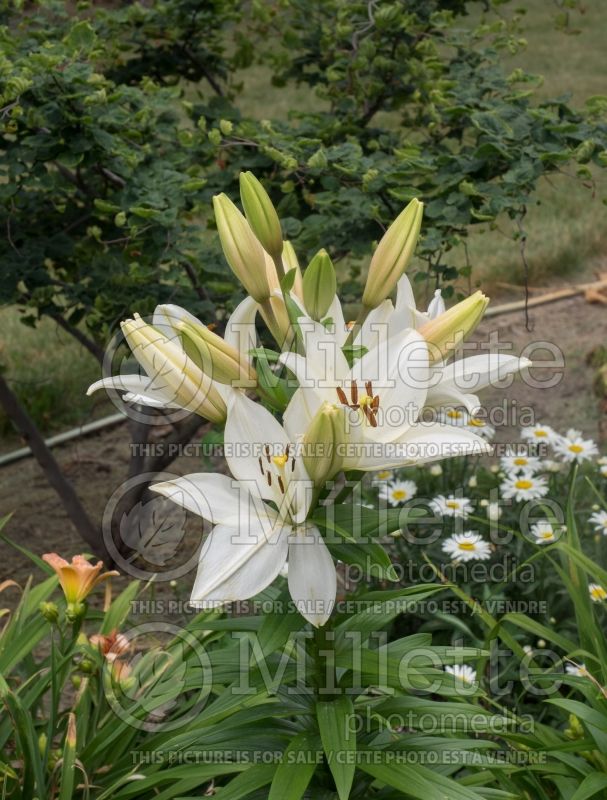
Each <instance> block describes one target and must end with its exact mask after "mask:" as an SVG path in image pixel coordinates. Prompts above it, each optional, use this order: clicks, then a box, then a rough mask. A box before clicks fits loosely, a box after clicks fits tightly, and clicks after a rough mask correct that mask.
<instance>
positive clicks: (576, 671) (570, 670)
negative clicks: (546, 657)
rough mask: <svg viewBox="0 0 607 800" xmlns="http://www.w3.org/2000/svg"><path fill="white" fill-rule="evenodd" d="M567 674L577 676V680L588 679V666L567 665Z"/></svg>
mask: <svg viewBox="0 0 607 800" xmlns="http://www.w3.org/2000/svg"><path fill="white" fill-rule="evenodd" d="M565 672H566V673H567V674H568V675H575V677H576V678H586V677H587V676H588V670H587V669H586V664H565Z"/></svg>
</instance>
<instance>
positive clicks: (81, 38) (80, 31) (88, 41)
mask: <svg viewBox="0 0 607 800" xmlns="http://www.w3.org/2000/svg"><path fill="white" fill-rule="evenodd" d="M95 38H96V36H95V31H94V30H93V28H92V27H91V25H90V23H88V22H85V21H84V20H82V21H80V22H77V23H76V24H75V25H74V26H73V28H72V29H71V31H70V32H69V33H68V35H67V37H66V40H65V43H66V45H67V46H68V47H70V48H72V49H73V50H90V49H91V47H92V46H93V44H94V43H95Z"/></svg>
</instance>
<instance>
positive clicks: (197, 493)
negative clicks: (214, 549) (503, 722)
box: [150, 472, 278, 530]
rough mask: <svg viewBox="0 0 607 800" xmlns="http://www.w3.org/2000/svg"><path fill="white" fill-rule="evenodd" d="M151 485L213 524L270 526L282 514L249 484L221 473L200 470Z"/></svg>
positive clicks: (155, 490) (269, 527)
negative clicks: (246, 484)
mask: <svg viewBox="0 0 607 800" xmlns="http://www.w3.org/2000/svg"><path fill="white" fill-rule="evenodd" d="M150 489H151V490H152V491H153V492H158V494H162V495H164V497H168V498H169V500H172V501H173V502H174V503H177V505H180V506H182V508H185V509H186V510H187V511H191V512H192V513H193V514H197V515H198V516H199V517H202V518H203V519H206V520H208V521H209V522H211V523H212V524H213V525H218V524H219V525H231V526H233V527H239V526H240V527H242V528H247V527H249V526H250V525H255V526H258V525H260V524H263V525H264V526H265V528H266V529H267V530H270V529H271V528H272V527H273V525H274V524H275V522H276V520H277V518H278V517H277V514H276V512H275V511H274V509H272V508H271V507H270V506H267V505H266V504H265V503H263V502H262V501H261V500H260V499H259V498H258V497H255V496H252V495H251V493H250V492H249V489H248V488H247V486H244V485H242V484H240V483H238V481H235V480H234V479H233V478H230V477H228V476H227V475H220V474H219V473H208V472H196V473H192V474H191V475H185V476H184V477H182V478H175V480H172V481H163V482H161V483H155V484H153V485H152V486H150Z"/></svg>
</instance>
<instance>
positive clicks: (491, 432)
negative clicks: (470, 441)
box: [465, 417, 495, 439]
mask: <svg viewBox="0 0 607 800" xmlns="http://www.w3.org/2000/svg"><path fill="white" fill-rule="evenodd" d="M465 427H466V428H468V430H470V431H472V433H476V434H478V435H479V436H484V437H485V439H493V437H494V436H495V428H494V427H493V425H489V423H488V422H487V421H486V420H484V419H481V418H480V417H470V419H469V420H468V422H467V423H466V425H465Z"/></svg>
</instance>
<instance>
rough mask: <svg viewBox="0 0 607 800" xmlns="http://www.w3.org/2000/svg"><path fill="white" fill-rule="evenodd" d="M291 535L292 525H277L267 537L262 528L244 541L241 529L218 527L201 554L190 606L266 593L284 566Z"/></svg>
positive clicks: (225, 601)
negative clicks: (267, 587) (264, 591)
mask: <svg viewBox="0 0 607 800" xmlns="http://www.w3.org/2000/svg"><path fill="white" fill-rule="evenodd" d="M290 532H291V528H290V527H289V526H278V527H277V528H276V529H275V531H274V533H273V534H272V536H271V538H267V536H266V531H265V530H264V529H263V528H262V527H261V526H259V527H258V528H257V529H254V528H251V530H249V531H248V534H247V536H246V537H244V538H243V537H242V533H241V532H240V531H239V530H238V529H236V528H233V527H230V526H227V525H217V526H216V527H215V528H213V530H212V531H211V533H210V535H209V536H208V538H207V540H206V541H205V543H204V546H203V548H202V550H201V552H200V561H199V564H198V573H197V574H196V580H195V582H194V588H193V589H192V596H191V599H190V603H191V604H192V605H194V606H196V607H198V608H205V607H214V606H217V605H221V604H223V603H228V602H230V601H232V600H246V599H247V598H249V597H253V596H254V595H256V594H258V593H259V592H261V591H263V589H265V588H266V586H269V585H270V584H271V583H272V581H273V580H274V579H275V578H276V576H277V575H278V573H279V572H280V570H281V569H282V568H283V566H284V564H285V561H286V559H287V551H288V538H289V533H290Z"/></svg>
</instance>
